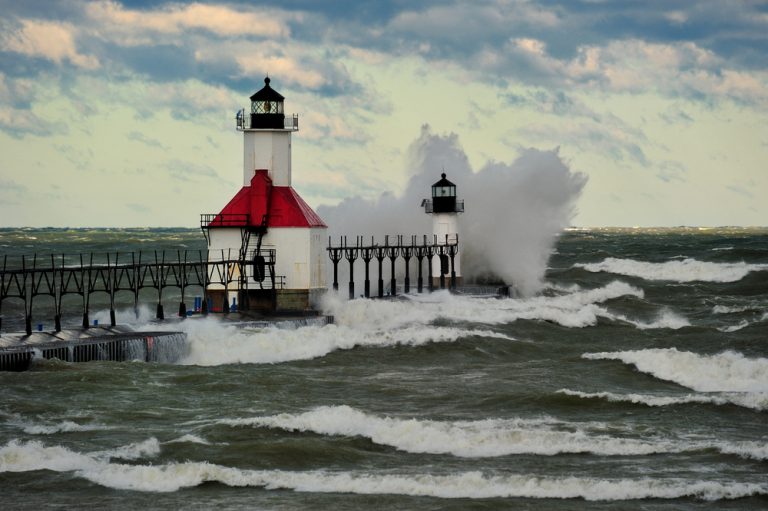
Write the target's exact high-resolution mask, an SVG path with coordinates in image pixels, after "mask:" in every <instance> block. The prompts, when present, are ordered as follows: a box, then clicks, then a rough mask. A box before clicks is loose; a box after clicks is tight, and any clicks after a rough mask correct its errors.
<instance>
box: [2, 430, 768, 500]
mask: <svg viewBox="0 0 768 511" xmlns="http://www.w3.org/2000/svg"><path fill="white" fill-rule="evenodd" d="M36 470H51V471H55V472H73V473H74V474H75V475H77V476H78V477H82V478H84V479H87V480H89V481H91V482H94V483H96V484H100V485H102V486H105V487H108V488H114V489H120V490H134V491H145V492H174V491H178V490H179V489H181V488H185V487H193V486H199V485H201V484H203V483H205V482H219V483H221V484H224V485H227V486H254V487H263V488H265V489H268V490H275V489H291V490H295V491H299V492H333V493H359V494H394V495H414V496H415V495H418V496H431V497H441V498H493V497H533V498H560V499H561V498H583V499H586V500H603V501H611V500H631V499H645V498H659V499H676V498H680V497H694V498H699V499H703V500H721V499H735V498H740V497H744V496H749V495H766V494H768V485H767V484H765V483H740V482H733V481H727V480H724V481H713V480H708V481H703V480H702V481H696V480H687V479H682V478H679V479H668V480H655V479H650V478H639V479H596V478H588V477H560V478H557V477H546V476H544V477H539V476H535V475H529V474H525V475H523V474H519V475H517V474H513V475H509V474H505V475H494V474H484V473H483V472H479V471H474V472H460V473H454V474H448V475H432V474H428V473H416V474H413V473H411V474H407V475H406V474H403V475H398V474H381V473H372V472H348V471H342V472H329V471H297V472H290V471H282V470H245V469H237V468H231V467H227V466H222V465H217V464H212V463H204V462H202V463H201V462H184V463H168V464H164V465H125V464H117V463H109V462H106V461H101V460H99V459H97V458H95V457H93V456H91V455H88V454H80V453H77V452H74V451H71V450H69V449H66V448H63V447H58V446H53V447H46V446H44V445H42V444H40V443H37V442H29V443H19V442H11V443H9V444H8V445H6V446H4V447H2V448H0V472H29V471H36Z"/></svg>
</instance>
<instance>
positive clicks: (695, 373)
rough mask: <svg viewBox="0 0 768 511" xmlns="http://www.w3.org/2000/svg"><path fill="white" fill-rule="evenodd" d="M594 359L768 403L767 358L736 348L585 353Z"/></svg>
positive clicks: (744, 401) (742, 400)
mask: <svg viewBox="0 0 768 511" xmlns="http://www.w3.org/2000/svg"><path fill="white" fill-rule="evenodd" d="M582 357H583V358H586V359H591V360H619V361H621V362H623V363H625V364H632V365H634V366H635V367H637V369H638V370H639V371H642V372H644V373H648V374H650V375H652V376H655V377H656V378H659V379H662V380H667V381H671V382H674V383H677V384H679V385H682V386H684V387H688V388H689V389H693V390H696V391H699V392H722V393H727V394H719V395H718V396H717V397H719V398H724V399H727V400H728V401H729V402H731V403H732V404H736V405H739V406H745V407H748V408H754V409H758V410H765V409H766V408H767V407H768V359H766V358H747V357H745V356H744V355H742V354H741V353H737V352H735V351H724V352H722V353H718V354H715V355H699V354H697V353H692V352H689V351H678V350H677V349H675V348H658V349H648V350H637V351H618V352H603V353H585V354H583V355H582Z"/></svg>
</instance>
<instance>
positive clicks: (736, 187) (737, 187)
mask: <svg viewBox="0 0 768 511" xmlns="http://www.w3.org/2000/svg"><path fill="white" fill-rule="evenodd" d="M726 188H727V189H728V190H730V191H732V192H733V193H737V194H739V195H741V196H742V197H747V198H749V199H754V198H755V195H754V194H753V193H752V192H751V191H749V190H748V189H746V188H744V187H743V186H740V185H728V186H726Z"/></svg>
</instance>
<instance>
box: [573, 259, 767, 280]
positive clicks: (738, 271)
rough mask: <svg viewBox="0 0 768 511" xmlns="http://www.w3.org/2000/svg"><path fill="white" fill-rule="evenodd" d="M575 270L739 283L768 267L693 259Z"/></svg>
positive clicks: (609, 263)
mask: <svg viewBox="0 0 768 511" xmlns="http://www.w3.org/2000/svg"><path fill="white" fill-rule="evenodd" d="M574 266H575V267H577V268H583V269H585V270H587V271H590V272H594V273H598V272H606V273H614V274H619V275H627V276H630V277H639V278H641V279H645V280H668V281H672V282H695V281H701V282H737V281H739V280H741V279H743V278H744V277H746V276H747V274H749V273H750V272H753V271H764V270H768V264H748V263H745V262H739V263H711V262H706V261H698V260H696V259H690V258H686V259H683V260H681V261H680V260H673V261H666V262H663V263H651V262H647V261H636V260H634V259H619V258H615V257H608V258H606V259H604V260H603V261H601V262H599V263H577V264H575V265H574Z"/></svg>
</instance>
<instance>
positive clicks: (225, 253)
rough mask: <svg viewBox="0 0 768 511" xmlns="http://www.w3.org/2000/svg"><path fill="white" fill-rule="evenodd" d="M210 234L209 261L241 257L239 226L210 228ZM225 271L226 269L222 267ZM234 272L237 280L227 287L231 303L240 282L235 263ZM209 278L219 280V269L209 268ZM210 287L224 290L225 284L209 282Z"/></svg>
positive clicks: (234, 278) (233, 275) (233, 274)
mask: <svg viewBox="0 0 768 511" xmlns="http://www.w3.org/2000/svg"><path fill="white" fill-rule="evenodd" d="M208 233H209V234H208V236H209V238H210V243H209V245H208V260H209V261H223V260H227V259H237V258H238V257H240V245H241V244H242V241H241V240H242V238H241V234H240V229H239V228H234V227H233V228H227V227H222V228H216V229H209V231H208ZM221 271H222V272H223V271H224V270H223V269H221ZM231 272H232V278H233V280H235V282H231V283H230V284H229V285H228V286H227V287H226V289H229V291H230V293H229V294H230V298H229V300H228V303H231V301H232V297H235V296H237V289H238V287H239V286H238V282H237V279H238V278H239V276H240V275H239V273H238V268H237V265H234V266H233V267H232V269H231ZM208 279H209V280H219V275H218V273H217V270H216V269H215V268H213V267H211V268H209V270H208ZM208 289H210V290H223V289H225V286H224V285H222V284H213V283H212V284H208ZM217 306H218V305H217Z"/></svg>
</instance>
